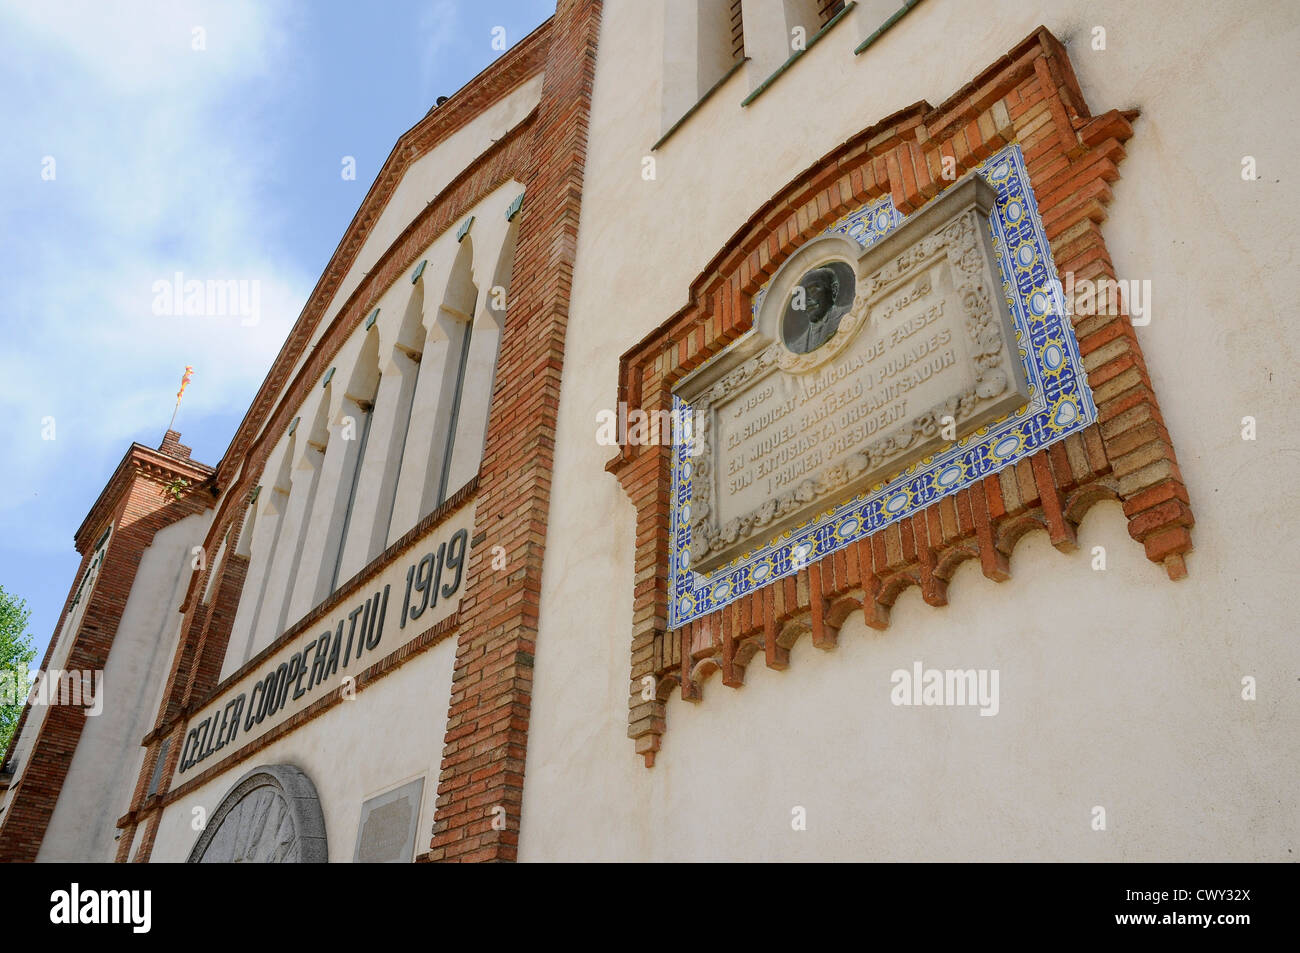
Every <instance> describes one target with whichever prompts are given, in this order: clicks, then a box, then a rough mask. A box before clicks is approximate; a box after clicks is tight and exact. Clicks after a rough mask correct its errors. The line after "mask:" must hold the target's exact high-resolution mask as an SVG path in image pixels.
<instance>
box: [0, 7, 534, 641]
mask: <svg viewBox="0 0 1300 953" xmlns="http://www.w3.org/2000/svg"><path fill="white" fill-rule="evenodd" d="M553 11H554V3H553V0H497V2H493V0H459V2H454V0H420V2H415V0H383V2H375V3H365V4H360V3H355V2H343V0H330V2H306V0H302V2H288V0H286V2H271V0H262V2H244V0H212V2H184V0H167V2H158V3H145V2H124V3H120V4H119V3H104V2H102V0H90V2H70V0H37V2H33V0H0V119H3V128H4V129H5V135H4V136H3V137H0V222H2V223H3V228H2V229H0V328H2V330H3V339H2V340H3V345H0V437H2V439H3V447H4V449H5V452H4V454H3V457H4V462H3V466H2V467H0V585H3V586H4V587H5V588H6V589H8V590H9V591H10V592H12V593H14V594H16V595H19V596H21V597H23V598H25V599H26V600H27V603H28V607H29V608H30V609H31V610H32V620H31V632H32V635H33V636H34V637H35V642H36V644H37V647H38V650H39V651H38V656H37V660H38V662H39V659H40V655H41V654H42V653H44V650H45V646H46V644H47V642H48V641H49V639H50V636H51V635H52V634H53V630H54V626H55V625H56V623H57V622H58V614H59V611H60V610H61V609H62V607H63V602H64V600H65V598H66V597H67V593H68V589H69V587H70V586H71V584H72V582H73V575H74V573H75V572H76V569H77V566H78V563H79V557H78V555H77V553H76V551H75V550H74V548H73V540H72V535H73V533H74V532H75V531H76V529H77V527H78V526H79V525H80V523H81V521H82V520H83V519H84V518H85V516H86V513H87V512H88V511H89V509H90V507H91V505H92V504H93V503H94V501H95V498H96V497H97V496H98V494H99V491H100V490H101V489H102V488H103V486H104V484H105V482H106V481H107V480H108V478H109V476H110V475H111V474H112V472H113V469H114V467H116V465H117V463H118V461H119V460H120V459H121V457H122V455H123V453H124V452H125V451H126V448H127V446H128V445H129V444H130V443H131V441H133V440H137V441H139V442H140V443H143V444H146V445H149V446H157V445H158V443H159V442H160V441H161V439H162V435H163V431H164V430H165V429H166V427H167V421H168V418H169V417H170V415H171V411H172V407H173V404H174V402H175V393H176V389H177V387H178V386H179V383H180V376H181V373H182V372H183V371H184V368H185V365H187V364H192V365H194V378H193V381H192V382H191V383H190V385H189V388H188V389H187V391H186V394H185V399H184V402H183V403H182V405H181V410H180V414H179V416H178V418H177V426H176V429H178V430H180V431H181V433H182V438H183V440H184V442H185V443H187V444H189V445H190V446H192V447H193V448H194V456H195V458H197V459H199V460H202V461H203V462H205V463H212V464H215V463H216V462H217V461H218V460H219V459H220V457H221V455H222V453H223V452H224V451H225V449H226V446H227V444H228V443H229V441H230V438H231V436H232V435H233V433H234V430H235V427H236V426H237V425H238V423H239V421H240V420H241V419H242V417H243V414H244V411H245V409H246V408H247V406H248V403H249V402H250V401H251V399H252V397H253V394H254V393H255V391H256V389H257V387H258V385H259V384H260V383H261V381H262V379H263V377H264V376H265V375H266V372H267V370H268V368H269V366H270V363H271V361H272V359H273V358H274V357H275V354H276V352H277V350H278V349H279V346H280V343H281V341H282V339H283V337H284V335H285V334H286V333H287V331H288V329H289V327H290V326H291V325H292V323H293V321H294V319H295V318H296V317H297V316H298V313H299V312H300V311H301V309H302V306H303V304H304V303H305V301H306V298H307V295H308V294H309V293H310V291H311V289H312V287H313V285H314V284H315V282H316V279H317V277H319V275H320V273H321V271H322V270H323V269H324V267H325V264H326V262H327V261H328V259H329V256H330V254H331V253H332V252H333V250H334V248H335V246H336V245H337V244H338V241H339V239H340V238H341V237H342V234H343V230H344V229H345V228H346V227H347V225H348V223H349V222H350V221H351V219H352V215H353V214H354V213H355V212H356V210H357V207H358V206H359V204H360V202H361V199H362V198H363V197H364V196H365V194H366V191H367V189H368V188H369V187H370V183H371V182H372V181H373V180H374V177H375V175H376V174H377V173H378V171H379V167H380V165H381V163H382V162H383V161H384V159H385V158H386V157H387V156H388V153H389V151H390V150H391V149H392V146H393V144H394V142H395V141H396V140H397V137H398V136H400V135H401V134H402V133H403V132H404V131H406V130H407V129H408V128H410V127H411V126H412V125H414V124H415V123H416V122H417V121H418V120H419V119H420V118H421V117H422V116H423V115H424V114H425V113H426V112H427V111H428V109H429V107H430V106H432V105H433V103H434V100H435V99H436V97H438V96H440V95H450V94H451V93H453V92H454V91H455V90H457V89H459V88H460V87H461V86H463V85H464V84H465V83H466V82H467V81H468V80H469V79H470V78H471V77H473V76H474V75H475V74H476V73H478V72H479V71H480V70H482V69H483V68H484V67H486V66H487V65H488V64H489V63H491V62H492V60H493V59H495V58H496V57H498V56H500V55H501V52H500V51H499V50H494V49H493V48H492V39H493V28H494V27H503V28H504V30H505V42H506V45H507V46H513V45H514V44H515V43H517V42H518V41H519V40H520V39H522V38H523V37H524V36H525V35H527V33H528V32H530V31H531V30H532V29H533V28H535V27H536V26H537V25H538V24H540V23H541V22H542V21H543V20H545V19H546V18H547V17H548V16H550V14H551V13H552V12H553ZM196 28H197V29H198V30H200V31H201V32H197V33H196V32H195V31H196ZM198 46H201V47H202V48H201V49H196V47H198ZM345 156H353V157H354V158H355V160H356V178H355V179H354V180H351V181H349V180H346V179H344V178H343V176H342V175H341V170H342V164H343V157H345ZM51 160H53V161H52V162H51ZM51 173H52V177H51ZM177 271H180V272H182V274H183V275H184V276H185V277H186V278H187V279H190V278H197V279H200V280H208V279H218V280H222V279H235V280H247V281H257V282H258V288H259V291H260V294H259V299H260V300H259V312H260V314H259V320H258V321H257V322H256V323H255V324H250V323H249V322H248V321H246V320H245V319H241V318H240V317H239V316H229V317H220V316H193V315H191V316H174V315H164V316H160V315H157V314H155V313H154V307H153V304H154V294H153V285H154V283H155V282H157V281H160V280H170V279H171V277H172V275H173V274H174V273H175V272H177ZM48 417H53V418H54V439H52V440H50V439H43V430H44V431H45V432H46V433H48V429H47V428H45V427H44V426H43V421H44V420H45V418H48Z"/></svg>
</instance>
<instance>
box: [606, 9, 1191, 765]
mask: <svg viewBox="0 0 1300 953" xmlns="http://www.w3.org/2000/svg"><path fill="white" fill-rule="evenodd" d="M1135 117H1136V113H1135V112H1134V111H1124V110H1111V111H1110V112H1107V113H1104V114H1102V115H1100V116H1093V115H1092V114H1091V113H1090V112H1089V111H1088V108H1087V105H1086V103H1085V102H1084V99H1083V95H1082V93H1081V91H1080V89H1079V85H1078V82H1077V80H1076V79H1075V77H1074V73H1073V70H1072V69H1071V66H1070V62H1069V58H1068V56H1067V55H1066V52H1065V49H1064V47H1063V46H1062V45H1061V44H1060V42H1059V41H1058V40H1057V39H1056V38H1055V37H1054V36H1052V34H1051V33H1050V32H1048V31H1047V30H1046V29H1045V28H1042V27H1039V28H1038V29H1037V30H1035V31H1034V32H1033V33H1031V34H1030V35H1029V36H1028V37H1026V38H1025V39H1024V40H1023V41H1022V42H1021V43H1019V44H1017V45H1016V47H1015V48H1013V49H1012V50H1011V51H1010V52H1008V53H1007V54H1006V55H1005V56H1003V57H1001V58H999V59H998V60H997V61H996V62H995V63H993V64H992V65H990V66H989V67H987V68H986V69H985V70H983V71H982V72H981V73H980V74H979V75H978V76H977V77H976V78H975V79H974V80H972V81H971V82H970V83H968V84H966V85H965V86H963V87H962V88H961V89H959V90H958V91H957V92H956V93H954V94H953V95H952V96H950V97H949V98H948V99H947V100H945V101H944V102H943V103H942V104H941V105H939V106H938V107H933V106H931V105H930V104H929V103H926V102H918V103H915V104H913V105H911V106H909V107H907V108H906V109H903V110H900V111H899V112H897V113H895V114H894V115H892V116H889V117H887V118H885V119H883V120H881V121H880V122H878V123H876V124H875V125H873V126H871V127H869V128H867V129H864V130H863V131H862V132H860V133H858V134H857V135H855V136H852V137H851V138H849V139H848V140H847V141H846V142H844V143H843V144H841V145H840V146H838V147H836V148H835V149H833V150H831V151H830V152H829V153H828V154H826V155H825V156H823V157H822V158H821V159H820V160H818V161H817V162H816V163H814V164H813V165H812V166H811V167H809V168H808V169H805V170H804V171H802V172H801V173H799V174H798V175H797V176H795V177H794V178H793V179H791V181H790V182H789V183H788V184H787V185H786V186H785V187H784V188H783V189H782V190H781V191H780V192H778V193H777V194H776V195H775V196H773V197H772V198H771V199H769V200H768V201H767V202H765V203H764V204H763V205H762V207H760V208H759V209H758V210H757V211H756V212H755V213H754V214H753V215H752V216H750V218H749V219H748V220H747V221H746V222H745V223H744V224H743V225H742V226H741V227H740V228H739V229H738V230H737V231H736V232H735V233H734V234H733V235H732V237H731V239H730V240H729V241H728V242H727V243H726V244H725V245H724V246H723V248H722V249H720V250H719V251H718V253H717V254H716V255H714V256H713V258H712V259H711V260H710V261H709V263H708V264H707V265H705V267H704V268H703V270H702V271H701V272H700V274H699V275H698V277H697V278H696V279H695V280H694V281H693V282H692V283H691V286H690V294H689V297H688V301H687V304H686V305H685V306H684V307H683V308H681V309H680V310H679V311H678V312H677V313H675V314H673V315H672V316H671V317H669V318H668V319H667V320H666V321H664V322H663V324H661V325H660V326H659V327H658V328H656V329H655V330H654V331H653V332H651V333H650V334H649V335H647V336H646V337H645V338H643V339H642V340H641V341H640V342H638V343H637V344H636V345H634V346H633V347H632V348H631V349H629V350H628V351H627V352H626V353H624V354H623V356H622V358H621V360H620V362H619V380H618V399H619V400H620V401H624V402H626V405H627V406H628V407H630V408H640V409H643V410H648V411H655V410H664V409H668V408H670V407H671V401H672V387H673V385H674V384H675V383H676V382H677V381H678V380H680V379H681V377H682V376H683V375H685V374H686V373H688V372H690V371H691V370H693V369H695V368H697V367H699V366H700V365H701V364H703V363H704V362H705V361H707V360H708V359H709V358H710V357H712V356H713V355H715V354H717V353H718V352H719V351H721V350H722V349H723V348H724V347H726V346H727V344H729V343H730V342H731V341H733V340H735V339H736V338H737V337H739V336H740V335H741V334H743V333H744V332H745V331H747V330H749V328H750V325H751V301H752V298H753V295H754V294H755V293H756V292H757V291H758V290H759V289H760V288H761V287H762V286H763V284H764V283H765V282H766V281H767V279H768V278H769V277H771V275H773V274H774V273H775V271H776V270H777V268H779V267H780V265H781V263H782V262H783V261H785V260H786V259H787V258H788V257H789V256H790V255H791V254H793V252H794V251H795V250H797V249H798V248H799V247H800V246H801V245H802V244H803V243H804V242H806V241H808V240H810V239H811V238H814V237H815V236H817V235H819V234H820V233H821V232H822V231H823V230H824V229H826V228H827V227H828V226H830V225H831V224H832V223H834V222H835V221H836V220H837V219H839V218H840V217H842V216H843V215H844V214H846V213H848V212H850V211H852V210H854V209H855V208H859V207H861V206H863V205H865V204H867V203H869V202H871V201H875V200H878V199H880V198H884V197H888V198H890V199H891V200H892V202H893V204H894V206H895V208H897V209H898V210H899V211H900V212H902V213H903V214H904V215H906V214H909V213H911V212H913V211H915V210H917V209H919V208H920V207H922V206H923V205H924V204H925V203H926V202H927V201H928V200H929V199H930V198H933V197H934V196H935V195H937V194H938V193H939V191H940V190H941V187H942V184H943V182H942V178H943V177H942V175H941V172H942V171H943V168H944V163H945V160H947V162H948V163H949V164H950V165H951V167H952V169H953V170H955V175H954V176H953V178H954V179H955V178H959V177H960V176H961V175H962V174H964V173H965V172H967V171H969V170H971V169H973V168H975V166H977V165H978V164H979V163H980V162H981V161H983V160H984V159H986V158H987V157H988V156H990V155H992V154H993V153H994V152H996V151H997V150H998V149H999V148H1001V147H1003V146H1005V145H1007V144H1008V143H1011V142H1017V143H1019V144H1020V146H1021V149H1022V151H1023V154H1024V158H1025V163H1026V166H1027V169H1028V172H1029V178H1030V184H1031V186H1032V188H1033V189H1034V191H1035V194H1036V196H1037V201H1038V206H1039V209H1040V212H1041V217H1042V223H1043V229H1044V232H1045V234H1046V237H1047V240H1048V242H1049V243H1050V245H1051V247H1052V253H1053V257H1054V259H1055V262H1056V265H1057V268H1058V269H1059V271H1060V273H1061V274H1066V273H1071V272H1072V273H1074V274H1075V275H1076V276H1077V277H1079V278H1088V279H1093V280H1096V279H1099V278H1103V277H1108V278H1112V279H1113V278H1114V271H1113V268H1112V266H1111V262H1110V257H1109V253H1108V252H1107V251H1106V247H1105V243H1104V241H1103V240H1102V236H1101V231H1100V224H1101V222H1103V221H1104V220H1105V218H1106V205H1107V204H1108V203H1109V202H1110V199H1111V192H1110V188H1109V183H1110V182H1113V181H1114V180H1115V179H1116V178H1117V177H1118V168H1117V166H1118V164H1119V162H1120V161H1121V160H1122V159H1123V158H1124V154H1125V152H1124V143H1125V142H1126V141H1127V140H1128V139H1129V138H1130V137H1131V136H1132V134H1133V129H1132V125H1131V122H1132V120H1133V119H1134V118H1135ZM1072 310H1073V309H1072ZM1070 317H1071V322H1072V324H1073V328H1074V333H1075V336H1076V338H1077V339H1078V342H1079V350H1080V353H1081V355H1082V359H1083V365H1084V369H1085V371H1086V373H1087V376H1088V382H1089V384H1090V387H1091V389H1092V392H1093V397H1094V400H1095V402H1096V405H1097V410H1098V421H1097V423H1096V424H1094V425H1093V426H1091V427H1090V428H1088V429H1086V430H1084V431H1082V432H1081V433H1076V434H1072V435H1070V436H1068V437H1066V438H1065V439H1064V440H1062V441H1059V442H1057V443H1055V444H1053V445H1051V446H1050V447H1047V448H1046V449H1044V450H1041V451H1039V452H1038V453H1037V454H1036V455H1034V456H1032V457H1031V458H1029V459H1027V460H1022V461H1020V462H1019V463H1017V464H1016V465H1014V466H1013V467H1010V468H1008V469H1004V470H1002V471H1000V472H999V473H997V474H995V475H992V476H988V477H985V478H984V479H983V480H981V481H979V482H977V483H975V484H973V485H972V486H969V487H967V488H966V489H963V490H961V491H959V492H958V493H956V494H954V495H953V496H949V497H945V498H944V499H942V500H940V501H938V502H937V503H933V504H931V505H930V506H929V507H927V508H926V509H925V510H923V511H921V512H920V513H918V514H916V515H914V516H911V517H908V518H905V519H903V520H900V521H898V522H895V523H893V524H891V525H890V526H888V527H886V528H885V529H883V530H881V531H879V532H877V533H875V534H874V535H872V536H871V537H869V538H866V539H863V540H861V541H859V542H857V543H855V544H853V545H850V546H847V547H845V548H842V549H839V550H836V551H835V552H832V553H830V554H829V555H827V556H824V557H823V558H822V559H820V560H819V561H816V562H813V563H812V564H811V565H809V566H807V567H806V568H804V569H802V570H800V571H799V572H797V573H796V574H794V575H789V576H786V577H784V578H781V579H779V580H777V581H776V582H773V583H770V584H768V585H767V586H765V587H764V588H761V589H758V590H756V591H753V592H750V593H748V594H747V595H745V596H743V597H741V598H740V599H739V600H737V601H735V602H732V603H730V604H729V605H727V606H724V607H723V608H721V609H719V610H717V611H715V612H713V613H711V614H709V615H706V616H703V617H701V618H697V619H695V620H693V621H691V622H689V623H687V624H685V625H683V626H682V627H681V628H679V629H675V630H669V629H668V628H667V618H668V599H669V593H670V581H669V565H668V563H669V548H668V532H669V530H668V527H669V520H670V512H671V511H670V504H669V489H670V479H671V467H670V456H669V454H670V448H668V447H666V446H662V445H640V446H637V445H624V446H623V447H622V448H621V449H620V451H619V453H618V454H617V455H616V456H615V457H614V458H613V459H611V460H610V461H609V462H608V463H607V465H606V469H607V470H609V471H610V472H611V473H613V474H614V475H615V476H617V478H618V479H619V481H620V483H621V484H622V486H623V488H624V489H625V491H626V492H627V494H628V496H629V498H630V499H631V500H632V501H633V503H634V504H635V505H636V507H637V533H636V556H635V563H634V565H635V570H636V573H637V577H636V578H637V582H636V585H635V588H634V590H633V618H632V646H631V648H632V652H631V655H632V666H631V679H630V682H629V701H628V707H629V727H628V734H629V736H630V737H632V738H633V739H634V740H635V743H636V751H637V753H638V754H640V755H642V756H643V757H644V759H645V761H646V764H647V765H652V764H653V763H654V758H655V753H656V752H657V751H658V750H659V747H660V738H661V736H662V734H663V732H664V730H665V727H666V722H665V717H666V706H665V702H666V699H667V698H668V696H669V695H670V694H671V692H672V691H673V690H674V689H680V690H681V693H682V697H683V698H684V699H686V700H688V701H699V700H700V699H701V698H702V692H703V689H702V686H703V683H704V681H705V680H706V679H707V678H708V676H709V675H711V674H712V673H714V672H721V673H722V682H723V684H724V685H728V686H731V687H737V686H739V685H741V684H743V683H744V672H745V668H746V666H747V665H748V664H749V662H750V661H751V660H752V659H753V658H754V656H755V655H758V654H760V653H761V654H762V656H763V658H764V661H765V663H766V664H767V665H768V666H769V667H771V668H777V669H780V668H785V667H786V665H787V664H788V662H789V651H790V647H791V646H792V645H793V643H794V642H795V640H797V639H798V638H799V637H800V636H801V635H804V634H808V635H811V637H812V641H813V644H814V645H816V646H817V647H818V648H822V649H830V648H833V647H834V645H835V641H836V637H837V633H838V630H839V627H840V626H841V624H842V623H843V622H844V620H845V618H846V617H847V616H848V615H849V614H850V613H851V612H853V611H855V610H861V611H863V613H864V617H865V621H866V624H867V625H868V626H871V627H873V628H879V629H883V628H885V627H887V626H888V624H889V612H890V608H891V607H892V605H893V604H894V602H895V600H896V599H897V598H898V596H899V594H900V593H901V592H903V591H904V590H905V589H906V588H908V587H909V586H913V585H915V586H918V587H919V588H920V590H921V593H922V598H923V599H924V600H925V601H926V602H927V603H929V604H931V605H945V604H946V602H947V582H948V580H949V579H950V578H951V576H952V573H953V572H954V571H955V569H956V567H957V565H958V564H959V563H961V562H962V561H964V560H966V559H977V560H978V561H979V563H980V566H981V569H982V571H983V573H984V575H986V576H987V577H988V578H990V579H993V580H997V581H1001V580H1003V579H1006V578H1008V577H1009V572H1010V570H1009V556H1010V554H1011V551H1012V549H1013V548H1014V547H1015V545H1016V543H1017V542H1018V541H1019V540H1020V539H1021V538H1023V537H1024V535H1025V534H1026V533H1028V532H1029V531H1031V530H1033V529H1043V530H1045V531H1046V532H1047V533H1048V534H1049V537H1050V539H1051V542H1052V544H1053V545H1054V546H1056V547H1057V548H1058V549H1061V550H1066V551H1068V550H1071V549H1073V548H1075V546H1076V543H1075V527H1076V526H1077V525H1078V523H1079V521H1080V520H1081V519H1082V517H1083V515H1084V513H1085V512H1086V511H1087V510H1088V508H1089V507H1090V506H1091V505H1092V504H1093V503H1095V502H1097V501H1099V500H1102V499H1115V500H1119V501H1121V502H1122V503H1123V506H1124V512H1125V515H1126V516H1127V517H1128V520H1129V524H1128V528H1129V533H1130V535H1131V536H1133V538H1134V539H1136V540H1138V541H1140V542H1142V543H1143V545H1144V547H1145V549H1146V554H1147V557H1148V558H1149V559H1151V560H1152V561H1154V562H1158V563H1161V564H1163V565H1164V567H1165V569H1166V570H1167V571H1168V574H1169V576H1170V578H1172V579H1179V578H1181V577H1182V576H1183V575H1184V574H1185V572H1186V567H1185V564H1184V561H1183V556H1184V554H1185V553H1186V552H1188V551H1189V550H1190V549H1191V537H1190V534H1189V529H1190V527H1191V525H1192V523H1193V519H1192V513H1191V509H1190V507H1189V505H1188V496H1187V491H1186V488H1185V487H1184V486H1183V484H1182V475H1181V473H1180V472H1179V470H1178V465H1177V462H1176V459H1175V456H1174V451H1173V446H1172V444H1171V443H1170V440H1169V435H1168V432H1167V431H1166V430H1165V427H1164V423H1163V419H1162V418H1161V416H1160V410H1159V406H1158V403H1157V401H1156V397H1155V393H1154V391H1153V390H1152V387H1151V382H1150V380H1149V378H1148V376H1147V373H1146V369H1145V363H1144V361H1143V358H1142V353H1141V348H1140V346H1139V344H1138V341H1137V337H1136V335H1135V334H1134V332H1133V328H1132V325H1131V324H1130V323H1129V321H1128V318H1127V315H1126V314H1125V313H1124V312H1123V311H1122V309H1121V310H1118V311H1113V312H1111V313H1108V314H1101V315H1093V314H1088V315H1076V314H1073V313H1071V315H1070ZM646 676H649V677H651V678H652V679H653V684H654V686H655V690H654V692H653V693H652V694H653V697H652V698H651V699H649V700H645V699H643V697H642V687H643V685H642V679H643V678H645V677H646Z"/></svg>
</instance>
